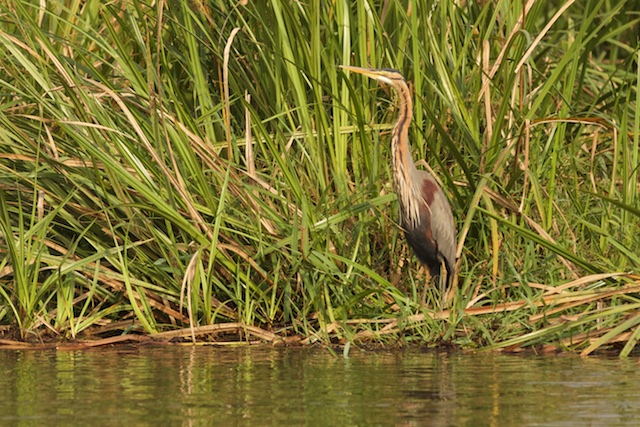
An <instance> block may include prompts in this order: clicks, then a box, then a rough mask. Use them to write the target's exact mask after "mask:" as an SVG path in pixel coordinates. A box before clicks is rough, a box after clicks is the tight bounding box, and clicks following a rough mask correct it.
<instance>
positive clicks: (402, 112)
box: [391, 81, 420, 227]
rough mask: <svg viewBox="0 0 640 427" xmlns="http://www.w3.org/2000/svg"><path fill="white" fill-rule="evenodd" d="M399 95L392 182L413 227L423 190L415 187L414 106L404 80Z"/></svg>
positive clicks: (395, 86) (394, 132)
mask: <svg viewBox="0 0 640 427" xmlns="http://www.w3.org/2000/svg"><path fill="white" fill-rule="evenodd" d="M393 87H394V89H395V90H396V91H397V92H398V98H399V101H400V105H399V111H398V120H397V121H396V125H395V127H394V128H393V133H392V135H391V155H392V167H393V173H394V176H393V178H394V179H393V181H394V186H395V190H396V193H398V200H399V202H400V209H401V210H402V213H403V215H402V217H403V218H406V219H407V220H408V222H409V224H407V225H410V226H414V227H415V226H417V225H418V222H419V221H420V204H419V200H420V199H419V197H420V189H419V188H417V187H416V185H418V183H416V182H415V181H416V180H415V178H414V177H415V176H416V174H417V169H416V165H415V163H414V162H413V158H412V157H411V152H410V150H409V125H410V124H411V118H412V116H413V103H412V101H411V93H410V91H409V87H408V86H407V84H406V83H405V82H404V81H402V82H398V83H397V84H396V85H394V86H393Z"/></svg>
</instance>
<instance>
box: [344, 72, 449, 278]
mask: <svg viewBox="0 0 640 427" xmlns="http://www.w3.org/2000/svg"><path fill="white" fill-rule="evenodd" d="M342 68H344V69H346V70H350V71H353V72H356V73H359V74H363V75H365V76H367V77H370V78H372V79H375V80H378V81H380V82H382V83H385V84H387V85H389V86H391V87H392V88H393V89H395V90H396V92H398V99H399V112H398V120H397V122H396V124H395V127H394V129H393V133H392V137H391V151H392V169H393V174H394V187H395V191H396V193H397V194H398V201H399V204H400V225H401V226H402V228H403V229H404V231H405V235H406V237H407V241H408V242H409V245H410V246H411V248H412V249H413V251H414V253H415V255H416V257H417V258H418V260H420V261H421V262H422V263H424V264H426V265H427V267H429V271H430V273H431V277H432V278H433V279H434V280H436V281H439V280H440V273H441V266H442V263H443V262H444V264H445V268H446V270H447V282H449V283H451V280H452V279H453V275H454V271H455V260H456V257H455V245H456V230H455V224H454V221H453V213H452V212H451V206H450V205H449V202H448V201H447V198H446V197H445V195H444V193H443V192H442V190H441V189H440V186H439V185H438V183H437V182H436V180H435V179H434V178H433V176H431V174H429V173H428V172H426V171H422V170H418V169H417V168H416V165H415V163H414V161H413V158H412V157H411V153H410V150H409V136H408V133H409V125H410V124H411V118H412V116H413V111H412V108H413V105H412V101H411V93H410V91H409V87H408V85H407V83H406V81H405V80H404V77H403V76H402V74H401V73H400V72H399V71H396V70H389V69H370V68H360V67H347V66H343V67H342Z"/></svg>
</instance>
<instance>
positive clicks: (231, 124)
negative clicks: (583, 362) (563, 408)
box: [0, 0, 640, 355]
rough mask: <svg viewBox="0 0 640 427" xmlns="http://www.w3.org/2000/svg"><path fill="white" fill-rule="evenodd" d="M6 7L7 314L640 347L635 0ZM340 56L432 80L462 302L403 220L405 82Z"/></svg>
mask: <svg viewBox="0 0 640 427" xmlns="http://www.w3.org/2000/svg"><path fill="white" fill-rule="evenodd" d="M245 3H246V4H245ZM0 8H1V9H0V16H1V17H2V24H0V45H1V47H0V56H1V58H0V59H1V63H2V64H3V66H2V69H0V94H1V96H2V97H1V99H2V104H1V105H0V141H1V144H2V147H3V149H2V150H1V154H0V230H1V241H0V243H1V246H0V280H1V282H0V301H1V304H2V305H1V306H0V322H1V323H2V324H4V325H6V326H5V332H6V334H7V336H9V332H7V331H13V333H15V334H18V336H20V337H21V338H22V339H27V340H30V339H40V338H45V337H50V336H59V337H60V338H62V339H68V338H82V337H87V336H94V337H105V336H110V335H113V334H120V333H124V334H127V333H131V332H143V333H148V334H152V335H153V336H156V337H168V336H171V337H174V336H186V337H190V338H191V339H193V340H196V339H203V334H208V335H209V338H208V339H212V340H216V339H222V340H227V339H237V338H238V337H240V338H241V339H244V337H246V338H247V339H252V338H253V337H258V338H260V339H263V340H268V341H276V340H280V339H286V340H293V341H296V340H298V341H299V340H303V342H315V341H318V340H319V341H321V342H324V343H329V342H351V341H356V342H360V341H361V340H371V339H372V340H374V341H381V342H384V341H386V340H387V339H388V338H387V337H391V338H392V339H394V340H396V339H401V342H407V343H413V342H415V343H427V344H429V345H437V344H440V343H443V342H445V343H452V344H455V345H458V346H462V347H465V348H468V347H472V348H473V347H481V348H482V347H487V348H505V347H506V348H509V349H512V350H515V349H520V348H523V347H529V346H533V347H535V348H537V349H557V348H567V349H571V350H574V351H576V350H577V351H582V352H583V353H584V354H588V353H590V352H592V351H594V350H596V349H598V348H603V347H609V346H612V345H613V346H615V345H617V346H619V348H620V349H621V354H623V355H626V354H628V353H629V352H630V351H631V350H633V348H634V346H635V343H636V341H637V339H638V334H640V332H638V331H640V329H638V322H637V321H636V319H637V315H638V303H639V302H640V301H639V300H638V290H639V288H638V286H640V278H639V277H638V276H637V275H634V274H632V273H634V272H637V271H638V267H639V266H640V255H639V253H640V251H638V248H639V247H640V237H639V235H640V204H639V203H638V191H639V188H638V187H639V186H640V184H639V180H638V165H639V164H640V162H639V158H638V151H639V147H638V134H639V123H640V115H639V114H640V113H639V111H640V110H639V108H638V101H639V95H638V90H637V87H638V82H639V81H640V71H638V70H639V69H640V68H639V67H638V59H639V55H640V54H639V52H638V48H637V38H638V28H639V18H640V17H639V16H637V14H635V13H634V11H633V10H632V6H630V5H629V4H627V3H626V2H624V1H613V2H605V1H587V2H571V1H569V2H564V3H557V4H555V6H554V7H552V8H550V7H549V3H544V4H543V3H542V2H534V1H530V2H526V3H522V2H459V4H455V3H453V2H426V3H425V2H418V1H407V2H400V1H392V0H387V1H379V2H367V1H358V2H350V1H334V2H323V1H319V0H312V1H310V2H308V3H299V2H289V1H279V0H274V1H269V2H267V1H254V2H230V1H212V2H208V3H204V2H171V1H169V2H166V1H160V2H155V3H152V4H146V3H143V2H136V1H130V2H121V3H103V2H99V1H92V0H89V1H87V2H71V3H69V2H60V1H50V2H45V3H38V4H36V3H33V2H27V1H18V0H14V1H12V2H8V3H6V4H3V5H2V6H0ZM340 64H352V65H358V66H370V67H392V68H397V69H400V70H402V71H403V72H404V74H405V76H406V77H407V79H409V80H410V81H411V82H412V88H413V92H414V100H415V117H414V120H413V123H412V129H411V132H410V137H411V140H412V144H413V153H414V157H415V158H416V159H425V158H426V159H427V161H428V164H429V167H430V168H431V169H432V170H433V171H434V173H435V175H436V176H438V177H439V179H440V180H441V182H442V184H443V187H444V188H445V192H446V193H447V194H448V196H449V198H450V200H451V203H452V206H453V209H454V212H455V216H456V222H457V224H458V230H459V236H458V237H459V245H458V247H459V251H458V253H459V262H458V265H459V275H458V278H457V287H456V294H455V296H454V298H453V301H451V307H449V309H448V310H446V311H444V312H441V311H440V310H439V309H436V308H434V307H436V306H437V305H436V304H435V302H436V301H439V296H438V295H436V293H437V291H436V290H432V289H430V290H429V292H428V295H427V302H428V304H427V306H426V307H423V306H421V297H422V295H421V294H422V292H423V286H424V283H425V280H426V277H425V275H424V273H423V272H422V271H421V270H420V268H419V265H418V264H417V261H416V260H415V259H414V258H413V257H412V254H411V252H410V250H409V249H408V247H407V245H406V243H405V241H404V238H403V236H402V233H401V231H400V230H399V227H398V225H397V207H396V200H395V195H394V194H393V191H392V185H391V173H390V172H391V171H390V157H389V156H390V153H389V133H390V130H391V125H392V122H393V120H394V117H395V114H396V112H395V108H394V102H393V99H392V97H391V94H390V93H388V92H386V91H384V90H379V88H378V86H377V85H376V84H375V82H371V81H368V80H367V79H364V78H362V77H360V76H350V75H346V74H345V73H344V72H343V71H342V70H340V69H339V68H338V65H340ZM621 273H624V274H621ZM207 325H209V326H207ZM216 325H217V326H216ZM230 333H231V334H234V336H235V338H233V337H230V336H229V335H228V334H230ZM221 334H223V335H221ZM224 334H226V335H224ZM237 334H239V335H237ZM616 342H621V343H622V344H615V343H616Z"/></svg>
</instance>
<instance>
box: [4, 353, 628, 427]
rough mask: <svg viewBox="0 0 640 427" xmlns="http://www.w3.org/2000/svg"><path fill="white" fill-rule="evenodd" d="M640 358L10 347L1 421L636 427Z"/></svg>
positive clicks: (48, 422) (203, 424)
mask: <svg viewBox="0 0 640 427" xmlns="http://www.w3.org/2000/svg"><path fill="white" fill-rule="evenodd" d="M639 380H640V374H638V373H637V369H636V364H635V363H634V362H632V361H620V360H617V359H615V360H614V359H597V358H591V359H578V358H573V357H521V356H518V357H516V356H504V355H492V354H480V355H473V354H456V355H443V354H437V353H420V352H408V353H370V352H369V353H360V352H358V351H353V352H352V357H350V358H349V359H343V358H334V357H332V356H331V355H329V354H328V353H327V352H326V351H324V350H321V349H292V350H282V349H279V350H272V349H265V348H240V349H226V348H225V349H219V348H211V347H207V348H203V347H197V348H193V347H153V348H123V347H119V348H116V349H108V350H105V349H101V350H92V351H82V352H55V351H52V352H27V351H20V352H16V351H0V389H1V390H2V395H1V397H0V425H16V426H30V425H47V426H57V425H59V426H66V425H89V426H102V425H105V426H106V425H128V426H133V425H135V426H147V425H148V426H160V425H176V426H183V425H184V426H205V425H207V426H208V425H239V424H240V425H341V426H351V425H353V426H359V425H366V426H374V425H429V426H486V425H489V426H494V425H495V426H503V425H540V426H548V425H554V426H584V425H607V426H616V425H629V426H631V425H634V426H635V425H637V419H638V417H639V416H640V386H639V385H638V384H640V381H639Z"/></svg>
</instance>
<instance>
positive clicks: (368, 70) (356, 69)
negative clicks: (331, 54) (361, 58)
mask: <svg viewBox="0 0 640 427" xmlns="http://www.w3.org/2000/svg"><path fill="white" fill-rule="evenodd" d="M340 68H342V69H343V70H347V71H351V72H353V73H358V74H362V75H365V76H367V77H371V78H376V77H377V76H378V74H377V73H376V71H377V70H375V69H373V68H364V67H353V66H351V65H340Z"/></svg>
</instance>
